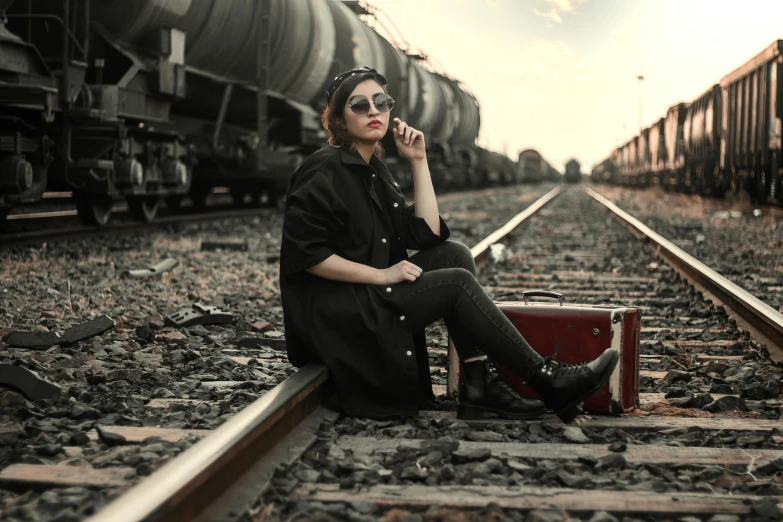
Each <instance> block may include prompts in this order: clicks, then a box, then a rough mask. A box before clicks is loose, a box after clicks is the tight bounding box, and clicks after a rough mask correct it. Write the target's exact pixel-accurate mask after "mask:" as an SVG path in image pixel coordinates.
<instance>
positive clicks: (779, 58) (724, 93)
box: [591, 40, 783, 204]
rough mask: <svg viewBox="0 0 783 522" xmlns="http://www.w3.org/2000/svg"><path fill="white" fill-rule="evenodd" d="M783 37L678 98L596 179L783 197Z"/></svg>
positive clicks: (761, 198)
mask: <svg viewBox="0 0 783 522" xmlns="http://www.w3.org/2000/svg"><path fill="white" fill-rule="evenodd" d="M782 118H783V40H777V41H775V42H773V43H772V44H771V45H770V46H769V47H767V48H766V49H764V50H763V51H762V52H761V53H760V54H758V55H757V56H755V57H753V59H751V60H750V61H748V62H747V63H745V64H744V65H742V66H741V67H738V68H737V69H735V70H734V71H732V72H731V73H729V74H728V75H726V76H724V77H723V78H722V79H721V80H720V82H719V83H717V84H715V85H713V86H712V87H710V88H709V89H707V90H706V91H705V92H704V93H703V94H701V95H700V96H699V97H698V98H696V99H695V100H693V101H692V102H690V103H678V104H676V105H673V106H671V107H670V108H669V110H668V111H667V113H666V116H664V117H662V118H660V119H658V120H656V121H655V122H654V123H653V124H652V125H651V126H650V127H648V128H646V129H644V130H642V131H641V132H640V133H639V135H638V136H635V137H634V138H633V139H631V140H630V141H628V142H627V143H625V144H624V145H622V146H620V147H618V148H617V149H616V150H614V151H612V154H611V155H610V156H609V158H607V159H605V160H604V161H602V162H601V163H600V164H598V165H596V166H595V167H594V168H593V170H592V173H591V177H592V179H593V181H595V182H609V183H618V184H623V185H638V186H649V185H653V184H658V183H660V184H661V185H663V186H664V187H665V188H666V189H667V190H675V191H681V192H686V193H699V194H702V195H705V196H719V197H720V196H724V195H725V194H726V192H727V191H729V190H730V191H732V192H737V191H739V190H740V189H743V188H744V189H746V190H747V191H748V193H749V194H750V196H751V198H752V199H753V201H754V202H757V203H763V202H768V201H770V200H777V202H778V203H780V204H783V169H781V148H782V146H781V141H783V140H782V136H781V135H782V134H783V125H782V124H781V119H782Z"/></svg>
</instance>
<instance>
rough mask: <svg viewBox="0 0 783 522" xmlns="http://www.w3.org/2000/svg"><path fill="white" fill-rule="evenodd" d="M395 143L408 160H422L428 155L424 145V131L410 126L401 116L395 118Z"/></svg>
mask: <svg viewBox="0 0 783 522" xmlns="http://www.w3.org/2000/svg"><path fill="white" fill-rule="evenodd" d="M394 144H395V145H397V150H398V151H400V155H401V156H402V157H403V158H405V159H407V160H408V161H416V160H422V159H425V158H426V157H427V151H426V148H425V146H424V133H423V132H421V131H418V130H416V129H414V128H413V127H409V126H408V124H407V123H405V122H404V121H402V120H401V119H399V118H394Z"/></svg>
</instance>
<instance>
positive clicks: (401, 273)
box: [380, 261, 421, 285]
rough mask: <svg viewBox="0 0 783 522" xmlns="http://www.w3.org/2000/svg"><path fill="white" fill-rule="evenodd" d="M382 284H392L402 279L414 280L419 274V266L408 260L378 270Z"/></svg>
mask: <svg viewBox="0 0 783 522" xmlns="http://www.w3.org/2000/svg"><path fill="white" fill-rule="evenodd" d="M380 272H381V283H380V284H382V285H393V284H397V283H401V282H402V281H410V282H411V283H412V282H414V281H416V280H417V279H418V278H419V276H421V268H419V267H418V266H416V265H414V264H413V263H411V262H409V261H400V262H399V263H397V264H396V265H394V266H390V267H389V268H386V269H383V270H380Z"/></svg>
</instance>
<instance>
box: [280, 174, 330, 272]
mask: <svg viewBox="0 0 783 522" xmlns="http://www.w3.org/2000/svg"><path fill="white" fill-rule="evenodd" d="M344 208H345V207H344V205H343V204H342V202H341V201H340V199H339V197H338V196H337V194H336V192H335V190H334V186H333V184H332V182H331V180H330V178H329V177H328V176H327V175H325V174H323V173H321V172H308V173H303V175H301V176H298V177H297V179H295V180H292V186H291V188H290V190H289V194H288V200H287V201H286V211H285V217H284V219H283V236H282V242H281V245H280V273H281V275H289V274H293V273H296V272H299V271H300V270H306V269H308V268H310V267H312V266H315V265H317V264H319V263H321V262H322V261H324V260H325V259H327V258H328V257H329V256H331V255H332V254H333V253H334V249H333V248H332V245H331V242H330V235H331V234H334V231H336V230H339V229H340V228H341V226H342V225H343V222H342V220H341V219H340V218H339V214H340V211H341V209H344Z"/></svg>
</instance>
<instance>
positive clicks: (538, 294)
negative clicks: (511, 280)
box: [522, 290, 564, 306]
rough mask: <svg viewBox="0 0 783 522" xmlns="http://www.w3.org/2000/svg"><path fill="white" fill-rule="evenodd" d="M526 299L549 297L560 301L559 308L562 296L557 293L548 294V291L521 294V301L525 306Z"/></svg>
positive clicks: (531, 291)
mask: <svg viewBox="0 0 783 522" xmlns="http://www.w3.org/2000/svg"><path fill="white" fill-rule="evenodd" d="M528 297H551V298H552V299H557V300H559V301H560V306H563V300H564V298H563V294H558V293H557V292H550V291H549V290H527V291H525V292H522V301H524V303H525V304H527V298H528Z"/></svg>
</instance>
